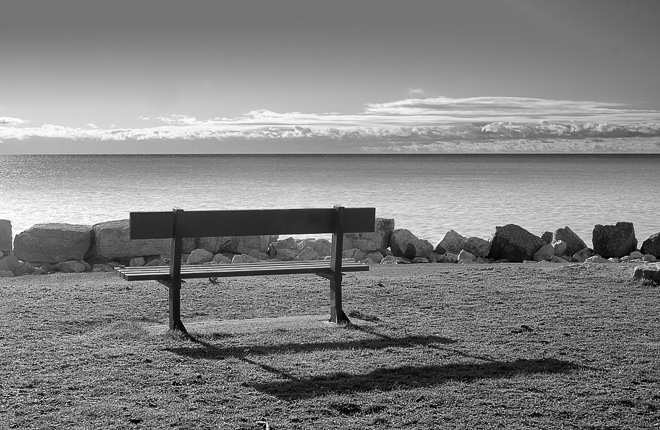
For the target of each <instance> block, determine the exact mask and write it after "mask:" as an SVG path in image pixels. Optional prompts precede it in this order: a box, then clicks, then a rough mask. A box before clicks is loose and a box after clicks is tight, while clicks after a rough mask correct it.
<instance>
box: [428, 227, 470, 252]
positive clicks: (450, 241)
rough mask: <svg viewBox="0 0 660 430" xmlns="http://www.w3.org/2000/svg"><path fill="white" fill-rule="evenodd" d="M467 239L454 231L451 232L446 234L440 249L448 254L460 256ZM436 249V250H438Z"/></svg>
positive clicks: (439, 245)
mask: <svg viewBox="0 0 660 430" xmlns="http://www.w3.org/2000/svg"><path fill="white" fill-rule="evenodd" d="M466 241H467V239H466V238H465V237H463V236H461V235H460V234H458V233H456V232H455V231H454V230H449V231H448V232H447V233H445V237H443V238H442V240H441V241H440V243H439V244H438V247H441V248H442V249H444V250H445V251H446V252H451V253H452V254H458V253H459V252H461V250H462V249H463V246H464V245H465V242H466ZM438 247H436V249H437V248H438Z"/></svg>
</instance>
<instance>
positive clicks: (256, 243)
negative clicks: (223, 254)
mask: <svg viewBox="0 0 660 430" xmlns="http://www.w3.org/2000/svg"><path fill="white" fill-rule="evenodd" d="M277 239H278V236H237V237H235V238H233V239H232V242H231V245H232V248H231V249H230V251H231V252H235V253H237V254H249V253H250V251H252V250H253V249H256V250H257V251H259V252H263V253H267V252H268V246H269V245H270V244H271V243H272V242H275V241H277Z"/></svg>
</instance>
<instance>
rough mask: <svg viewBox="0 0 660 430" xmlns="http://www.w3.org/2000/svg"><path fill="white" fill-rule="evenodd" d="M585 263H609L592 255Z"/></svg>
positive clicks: (605, 259) (598, 256)
mask: <svg viewBox="0 0 660 430" xmlns="http://www.w3.org/2000/svg"><path fill="white" fill-rule="evenodd" d="M585 263H611V261H610V260H608V259H607V258H603V257H601V256H600V255H594V256H591V257H589V258H587V259H586V260H585Z"/></svg>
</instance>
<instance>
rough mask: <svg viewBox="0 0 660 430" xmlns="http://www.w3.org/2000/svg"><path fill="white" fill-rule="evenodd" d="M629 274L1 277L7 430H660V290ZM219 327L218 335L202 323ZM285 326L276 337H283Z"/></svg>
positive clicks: (434, 268)
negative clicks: (170, 308) (176, 282)
mask: <svg viewBox="0 0 660 430" xmlns="http://www.w3.org/2000/svg"><path fill="white" fill-rule="evenodd" d="M631 271H632V268H631V267H630V266H625V265H623V266H622V265H601V266H596V265H593V266H584V265H537V264H533V265H526V264H524V265H493V266H482V265H474V266H459V265H430V264H427V265H414V266H405V267H404V266H399V267H374V268H373V269H372V271H371V272H369V273H360V274H353V275H348V276H347V277H346V281H345V298H344V302H345V308H346V311H347V312H348V313H349V315H350V316H352V319H353V321H354V323H355V325H354V326H353V327H351V328H347V327H337V326H333V325H330V324H323V323H319V322H318V321H316V320H315V319H314V318H312V319H310V318H300V319H298V321H296V319H295V318H292V319H289V320H286V321H284V322H280V323H276V322H273V321H268V320H257V321H252V322H249V323H248V322H246V324H245V325H241V324H236V323H223V322H222V320H228V319H229V320H232V319H247V318H275V317H283V316H299V315H318V314H327V312H328V309H327V307H328V291H327V290H328V287H327V281H325V280H324V279H322V278H317V277H313V276H279V277H265V278H242V279H228V280H223V281H221V282H220V284H219V285H213V284H211V283H209V282H208V281H204V280H202V281H194V282H189V283H187V284H186V286H185V290H184V291H183V303H182V318H183V320H184V323H188V324H189V331H191V336H190V337H185V336H180V335H173V334H158V333H157V332H158V330H154V326H157V325H161V326H162V325H163V324H165V323H166V321H167V313H166V310H167V304H166V301H167V292H166V289H165V288H164V287H162V286H160V285H159V284H157V283H155V282H144V283H139V282H133V283H129V282H126V281H123V280H121V279H119V277H116V276H114V275H112V274H83V275H49V276H42V277H21V278H8V279H7V278H5V279H0V293H1V294H2V306H1V308H0V312H1V316H0V318H1V321H0V323H1V324H2V328H1V329H0V365H1V366H2V373H3V375H5V376H4V377H3V378H2V379H0V388H1V392H2V394H1V396H2V397H0V427H2V426H6V427H7V428H81V429H82V428H85V429H88V428H104V429H113V428H117V429H120V428H121V429H124V428H202V429H203V428H213V429H217V428H221V429H224V428H227V429H260V428H264V427H265V426H264V425H263V424H259V423H256V421H259V420H261V421H265V422H268V423H269V425H270V428H272V429H309V428H315V429H321V428H323V429H326V428H327V429H330V428H342V429H364V428H420V429H428V428H465V429H477V428H507V429H511V428H512V429H529V428H546V429H556V428H568V429H570V428H575V429H578V428H579V429H620V428H631V429H635V428H638V429H648V428H660V389H659V387H660V363H659V362H658V355H659V353H660V300H659V299H660V288H657V287H653V286H650V285H644V284H641V283H639V282H636V281H632V280H631ZM195 322H203V323H204V324H198V325H196V324H194V323H195ZM271 322H272V324H271Z"/></svg>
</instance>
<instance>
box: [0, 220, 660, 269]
mask: <svg viewBox="0 0 660 430" xmlns="http://www.w3.org/2000/svg"><path fill="white" fill-rule="evenodd" d="M592 242H593V244H594V248H593V249H592V248H588V247H587V246H586V244H585V242H584V241H583V240H582V239H581V238H580V237H578V236H577V235H576V234H575V233H574V232H573V231H572V230H571V229H570V228H569V227H563V228H559V229H557V230H555V231H554V232H544V233H543V234H541V235H540V236H536V235H535V234H533V233H531V232H529V231H527V230H525V229H524V228H522V227H520V226H518V225H515V224H507V225H504V226H498V227H496V228H495V231H494V232H493V234H492V235H491V236H490V238H489V239H483V238H479V237H464V236H462V235H461V234H459V233H457V232H456V231H454V230H450V231H448V232H447V233H446V234H445V236H444V238H443V239H442V240H441V241H440V242H439V243H438V244H437V245H436V246H435V247H434V246H433V244H431V243H430V242H429V241H427V240H424V239H422V238H419V237H417V236H416V235H415V234H413V233H412V232H411V231H409V230H406V229H395V223H394V220H393V219H386V218H377V219H376V223H375V231H374V232H371V233H351V234H346V235H345V236H344V245H343V252H342V256H343V257H344V258H350V259H354V260H355V261H361V262H364V263H368V264H377V263H381V264H402V263H406V264H407V263H459V264H472V263H497V262H534V261H535V262H544V263H547V262H553V263H569V262H578V263H612V262H641V263H653V262H655V261H656V260H657V259H658V258H660V233H657V234H654V235H652V236H651V237H649V238H648V239H647V240H645V241H644V242H643V244H642V247H641V250H639V251H638V250H637V249H636V247H637V244H638V241H637V239H636V237H635V232H634V227H633V225H632V224H631V223H625V222H621V223H617V224H616V225H610V226H602V225H596V226H595V227H594V231H593V237H592ZM331 248H332V244H331V242H330V241H329V240H327V239H322V238H321V239H314V238H308V239H294V238H291V237H289V238H286V239H279V237H278V236H242V237H241V236H235V237H234V236H232V237H206V238H187V239H185V240H184V243H183V253H184V254H183V262H184V263H186V264H230V263H239V262H256V261H261V260H280V261H289V260H318V259H326V258H329V255H330V253H331ZM640 251H641V252H640ZM169 253H170V240H169V239H157V240H131V239H130V227H129V221H128V220H119V221H109V222H103V223H99V224H95V225H93V226H87V225H72V224H38V225H35V226H33V227H31V228H30V229H28V230H26V231H24V232H22V233H20V234H19V235H17V236H16V238H15V240H14V242H13V246H12V241H11V223H10V222H9V221H6V220H0V276H13V275H24V274H32V273H48V272H56V271H60V272H82V271H90V270H93V271H112V270H113V266H118V265H131V266H142V265H166V264H168V263H169V261H168V259H169ZM653 267H655V266H653ZM653 267H652V268H651V269H653ZM640 273H641V272H640ZM644 273H648V270H647V271H646V272H644ZM644 276H647V277H648V276H650V275H644ZM648 279H651V278H648ZM653 279H655V278H653Z"/></svg>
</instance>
